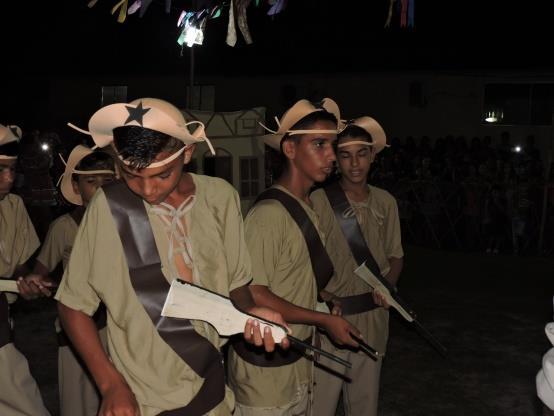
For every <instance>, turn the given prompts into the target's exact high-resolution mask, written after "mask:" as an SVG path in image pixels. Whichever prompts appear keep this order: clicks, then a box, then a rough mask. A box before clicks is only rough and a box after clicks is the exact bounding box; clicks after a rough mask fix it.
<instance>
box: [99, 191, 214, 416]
mask: <svg viewBox="0 0 554 416" xmlns="http://www.w3.org/2000/svg"><path fill="white" fill-rule="evenodd" d="M103 189H104V193H105V194H106V198H107V201H108V205H109V207H110V210H111V213H112V216H113V218H114V221H115V224H116V226H117V230H118V232H119V237H120V238H121V243H122V245H123V249H124V251H125V257H126V259H127V264H128V266H129V275H130V276H131V283H132V285H133V288H134V290H135V293H136V295H137V297H138V299H139V301H140V302H141V304H142V305H143V307H144V309H145V310H146V312H147V313H148V316H149V317H150V319H151V320H152V324H153V325H154V326H155V327H156V329H157V330H158V333H159V334H160V336H161V337H162V339H163V340H164V341H165V342H166V343H167V344H168V345H169V346H170V347H171V348H172V349H173V350H174V351H175V352H176V353H177V354H178V355H179V357H180V358H181V359H182V360H183V361H185V362H186V363H187V365H188V366H189V367H191V368H192V369H193V370H194V371H195V372H196V374H198V375H199V376H200V377H202V378H204V383H203V384H202V387H201V388H200V390H199V391H198V393H197V394H196V396H194V398H193V399H192V400H191V401H190V402H189V403H188V404H187V405H186V406H185V407H183V408H181V409H176V410H173V411H171V412H178V413H179V414H180V415H187V416H189V415H190V416H200V415H203V414H205V413H208V412H209V411H210V410H212V409H213V408H215V407H216V406H217V405H218V404H219V403H221V402H222V401H223V399H224V397H225V372H224V369H223V360H222V356H221V354H220V352H219V351H218V350H217V349H216V348H215V347H214V346H213V345H212V344H211V343H210V342H209V341H208V340H207V339H206V338H204V337H202V336H201V335H200V334H198V333H197V332H196V331H195V330H194V327H193V326H192V323H191V322H190V321H189V320H188V319H175V318H168V317H163V316H161V310H162V307H163V304H164V302H165V298H166V296H167V292H168V291H169V284H168V283H167V280H166V279H165V277H164V276H163V274H162V270H161V261H160V256H159V254H158V250H157V247H156V242H155V240H154V234H153V232H152V227H151V225H150V221H149V219H148V214H147V213H146V209H145V207H144V204H143V201H142V199H141V198H140V197H138V196H136V195H135V194H133V193H132V192H131V191H130V190H129V188H128V187H127V185H126V184H125V183H122V182H114V183H112V184H109V185H107V186H105V187H104V188H103ZM164 414H166V413H164ZM170 414H172V413H167V415H170ZM175 414H177V413H175Z"/></svg>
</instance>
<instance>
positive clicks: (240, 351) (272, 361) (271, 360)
mask: <svg viewBox="0 0 554 416" xmlns="http://www.w3.org/2000/svg"><path fill="white" fill-rule="evenodd" d="M264 199H275V200H277V201H279V202H280V203H281V204H282V205H283V207H284V208H285V209H286V210H287V212H288V213H289V215H290V216H291V217H292V219H293V220H294V222H295V223H296V225H297V226H298V228H300V231H301V232H302V235H303V236H304V240H305V241H306V246H307V247H308V253H309V254H310V263H311V265H312V270H313V272H314V276H315V281H316V285H317V292H318V293H319V292H321V291H322V290H323V289H324V288H325V286H326V285H327V283H328V282H329V279H330V278H331V276H332V275H333V263H331V259H330V258H329V255H328V254H327V251H325V247H324V246H323V243H322V242H321V238H320V237H319V234H318V232H317V230H316V228H315V226H314V224H313V223H312V220H311V219H310V217H309V216H308V214H307V213H306V211H305V210H304V208H302V205H301V204H300V203H299V202H298V201H297V200H296V199H295V198H293V197H292V196H290V195H289V194H287V193H286V192H283V191H281V190H280V189H277V188H269V189H267V190H265V191H264V192H262V193H261V194H260V195H259V196H258V198H257V199H256V202H255V203H258V202H260V201H263V200H264ZM311 339H312V337H311V336H310V337H308V338H307V339H305V340H304V342H306V343H311ZM233 349H234V350H235V352H236V353H237V355H238V356H240V357H241V358H242V359H243V360H244V361H246V362H248V363H250V364H253V365H256V366H258V367H281V366H284V365H288V364H292V363H294V362H296V361H298V360H299V359H300V358H302V357H303V356H304V349H302V348H299V347H297V346H295V345H293V347H292V348H290V349H289V350H286V351H285V350H282V349H280V348H276V349H275V351H273V352H272V353H266V352H265V351H263V350H261V349H260V348H256V347H252V346H251V345H248V344H246V342H244V340H242V339H239V338H235V339H234V341H233Z"/></svg>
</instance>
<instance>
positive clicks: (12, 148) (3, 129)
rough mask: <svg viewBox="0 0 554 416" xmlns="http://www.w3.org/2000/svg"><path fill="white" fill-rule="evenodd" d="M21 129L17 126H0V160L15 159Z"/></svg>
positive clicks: (17, 152)
mask: <svg viewBox="0 0 554 416" xmlns="http://www.w3.org/2000/svg"><path fill="white" fill-rule="evenodd" d="M21 135H22V132H21V129H20V128H19V127H18V126H4V125H2V124H0V159H8V160H13V159H17V155H18V154H19V144H18V142H19V140H20V139H21Z"/></svg>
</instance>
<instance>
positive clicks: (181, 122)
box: [68, 98, 215, 167]
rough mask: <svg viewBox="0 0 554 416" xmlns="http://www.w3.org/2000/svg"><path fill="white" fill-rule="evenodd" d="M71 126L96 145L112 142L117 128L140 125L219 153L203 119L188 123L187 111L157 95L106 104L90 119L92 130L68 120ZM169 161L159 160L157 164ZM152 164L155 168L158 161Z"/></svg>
mask: <svg viewBox="0 0 554 416" xmlns="http://www.w3.org/2000/svg"><path fill="white" fill-rule="evenodd" d="M194 124H197V125H198V127H197V128H196V130H195V131H194V133H190V131H189V129H188V126H190V125H194ZM68 125H69V126H70V127H72V128H74V129H76V130H78V131H80V132H81V133H84V134H88V135H90V136H92V139H93V140H94V143H95V144H96V146H95V147H106V146H108V145H109V144H112V143H113V130H114V129H115V128H117V127H123V126H139V127H143V128H146V129H150V130H155V131H158V132H161V133H165V134H167V135H169V136H171V137H174V138H176V139H178V140H180V141H182V142H183V143H184V144H185V145H189V144H194V143H200V142H206V143H207V144H208V146H209V148H210V150H211V151H212V153H213V154H215V152H214V150H213V147H212V145H211V143H210V141H209V140H208V138H207V137H206V134H205V130H204V124H203V123H202V122H200V121H196V120H194V121H189V122H187V121H186V120H185V118H184V116H183V113H181V111H179V109H178V108H177V107H175V106H174V105H172V104H170V103H168V102H167V101H164V100H160V99H157V98H139V99H137V100H134V101H131V102H130V103H128V104H126V103H117V104H110V105H107V106H105V107H102V108H101V109H100V110H98V111H97V112H96V113H94V114H93V115H92V117H91V118H90V120H89V122H88V131H86V130H83V129H80V128H78V127H76V126H74V125H73V124H71V123H68ZM116 150H117V149H116ZM182 152H183V149H181V150H180V151H179V152H176V154H173V155H172V156H171V157H172V158H173V159H175V157H177V156H178V155H179V154H181V153H182ZM173 159H172V160H173ZM162 162H165V163H169V160H167V159H166V160H165V161H162ZM165 163H161V162H156V165H160V164H165ZM148 167H154V164H152V165H149V166H148Z"/></svg>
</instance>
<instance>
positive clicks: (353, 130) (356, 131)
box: [337, 124, 373, 144]
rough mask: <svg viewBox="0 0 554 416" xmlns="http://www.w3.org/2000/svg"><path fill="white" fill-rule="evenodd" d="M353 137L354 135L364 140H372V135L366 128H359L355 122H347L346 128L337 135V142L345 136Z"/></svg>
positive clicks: (370, 141)
mask: <svg viewBox="0 0 554 416" xmlns="http://www.w3.org/2000/svg"><path fill="white" fill-rule="evenodd" d="M348 137H349V138H354V137H362V138H364V139H365V140H367V141H368V142H369V143H372V142H373V137H371V134H369V132H368V131H367V130H366V129H363V128H361V127H360V126H356V125H355V124H349V125H348V126H346V128H345V129H344V130H343V131H341V132H340V133H339V134H338V136H337V144H338V142H340V141H341V140H342V139H346V138H348Z"/></svg>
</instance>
